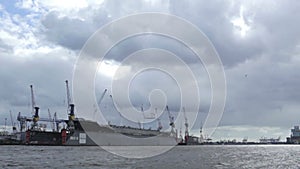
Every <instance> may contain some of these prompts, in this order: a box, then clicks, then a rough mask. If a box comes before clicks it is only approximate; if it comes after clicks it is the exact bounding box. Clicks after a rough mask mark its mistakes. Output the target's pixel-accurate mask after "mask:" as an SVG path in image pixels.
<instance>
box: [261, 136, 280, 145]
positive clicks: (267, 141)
mask: <svg viewBox="0 0 300 169" xmlns="http://www.w3.org/2000/svg"><path fill="white" fill-rule="evenodd" d="M279 142H280V137H278V138H266V137H262V138H260V139H259V143H262V144H274V143H279Z"/></svg>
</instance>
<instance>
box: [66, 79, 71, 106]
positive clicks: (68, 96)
mask: <svg viewBox="0 0 300 169" xmlns="http://www.w3.org/2000/svg"><path fill="white" fill-rule="evenodd" d="M65 82H66V89H67V103H68V109H69V108H70V104H71V94H70V89H69V82H68V80H66V81H65Z"/></svg>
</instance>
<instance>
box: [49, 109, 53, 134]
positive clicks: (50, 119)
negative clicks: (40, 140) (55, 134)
mask: <svg viewBox="0 0 300 169" xmlns="http://www.w3.org/2000/svg"><path fill="white" fill-rule="evenodd" d="M48 116H49V123H50V126H51V129H52V131H55V129H54V119H52V117H51V112H50V109H48Z"/></svg>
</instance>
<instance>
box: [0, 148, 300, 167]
mask: <svg viewBox="0 0 300 169" xmlns="http://www.w3.org/2000/svg"><path fill="white" fill-rule="evenodd" d="M0 151H1V153H0V168H11V169H15V168H28V169H29V168H43V169H45V168H118V169H119V168H136V169H142V168H153V169H156V168H166V169H177V168H178V169H179V168H180V169H182V168H195V169H196V168H197V169H199V168H203V169H210V168H216V169H219V168H222V169H223V168H238V169H240V168H282V169H287V168H292V169H294V168H295V169H296V168H300V146H297V145H218V146H215V145H211V146H207V145H204V146H177V147H175V148H173V149H171V150H170V151H168V152H166V153H163V154H161V155H158V156H154V157H150V158H142V159H134V158H124V157H120V156H117V155H113V154H111V153H109V152H106V151H105V150H103V149H101V148H99V147H97V146H95V147H59V146H0ZM140 152H141V154H142V153H147V152H143V149H141V150H140ZM129 153H130V152H129Z"/></svg>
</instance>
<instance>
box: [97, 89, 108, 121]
mask: <svg viewBox="0 0 300 169" xmlns="http://www.w3.org/2000/svg"><path fill="white" fill-rule="evenodd" d="M106 92H107V89H104V91H103V93H102V94H101V96H100V98H99V100H98V106H100V103H101V102H102V100H103V98H104V96H105V94H106ZM94 109H95V110H94V118H95V115H96V113H97V105H96V104H94Z"/></svg>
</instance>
